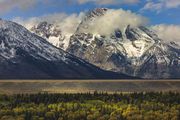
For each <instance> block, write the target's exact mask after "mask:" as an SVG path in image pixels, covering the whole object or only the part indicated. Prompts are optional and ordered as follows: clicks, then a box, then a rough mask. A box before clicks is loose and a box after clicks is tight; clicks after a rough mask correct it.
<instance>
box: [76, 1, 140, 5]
mask: <svg viewBox="0 0 180 120" xmlns="http://www.w3.org/2000/svg"><path fill="white" fill-rule="evenodd" d="M77 1H78V3H79V4H85V3H88V2H93V3H95V4H98V5H112V4H135V3H138V2H139V0H77Z"/></svg>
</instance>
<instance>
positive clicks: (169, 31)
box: [151, 24, 180, 45]
mask: <svg viewBox="0 0 180 120" xmlns="http://www.w3.org/2000/svg"><path fill="white" fill-rule="evenodd" d="M151 28H152V29H153V30H154V31H156V33H157V34H158V36H159V37H160V38H161V39H163V40H164V41H166V42H170V41H174V42H176V43H178V44H179V45H180V25H166V24H160V25H155V26H152V27H151Z"/></svg>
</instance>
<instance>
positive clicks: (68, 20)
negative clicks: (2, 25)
mask: <svg viewBox="0 0 180 120" xmlns="http://www.w3.org/2000/svg"><path fill="white" fill-rule="evenodd" d="M83 16H84V15H83V13H80V14H70V15H67V14H65V13H56V14H49V15H44V16H40V17H32V18H29V19H23V18H21V17H16V18H15V19H13V21H14V22H17V23H19V24H21V25H23V26H24V27H26V28H27V29H29V30H30V29H31V28H32V27H34V26H36V25H37V24H38V23H40V22H44V21H46V22H48V23H50V24H55V25H56V26H59V27H60V29H61V30H62V32H63V33H64V34H73V33H74V32H75V31H76V29H77V27H78V25H79V24H80V22H81V19H82V17H83Z"/></svg>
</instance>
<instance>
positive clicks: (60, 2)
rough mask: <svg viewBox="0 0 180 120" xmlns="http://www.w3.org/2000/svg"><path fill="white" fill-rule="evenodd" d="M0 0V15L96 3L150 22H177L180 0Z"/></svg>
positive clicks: (31, 14) (87, 7) (39, 12)
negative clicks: (128, 11)
mask: <svg viewBox="0 0 180 120" xmlns="http://www.w3.org/2000/svg"><path fill="white" fill-rule="evenodd" d="M107 1H108V0H0V11H1V12H0V17H1V18H3V19H8V20H11V19H14V18H15V17H21V18H24V19H28V18H31V17H38V16H43V15H47V14H53V13H66V14H72V13H80V12H82V11H88V10H91V9H94V8H98V7H106V8H113V9H119V8H122V9H124V10H131V11H132V12H135V13H137V14H141V15H142V16H145V17H147V18H148V19H149V21H150V25H155V24H174V25H179V24H180V13H179V11H180V0H110V2H107Z"/></svg>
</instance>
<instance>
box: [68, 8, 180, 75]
mask: <svg viewBox="0 0 180 120" xmlns="http://www.w3.org/2000/svg"><path fill="white" fill-rule="evenodd" d="M106 11H108V10H107V9H96V10H93V11H92V12H90V13H89V14H88V15H87V16H86V17H85V19H84V20H83V21H82V22H81V24H80V25H79V27H78V28H77V31H76V33H75V34H74V35H73V36H72V37H71V39H70V44H69V47H68V49H67V51H68V52H70V53H72V54H73V55H75V56H78V57H80V58H82V59H85V60H87V61H88V62H90V63H92V64H94V65H96V66H99V67H101V68H103V69H105V70H110V71H114V72H123V73H126V74H129V75H133V76H138V77H143V78H180V46H178V45H177V44H175V43H171V44H166V43H164V42H163V40H161V39H159V38H158V36H157V35H156V34H155V33H154V32H153V31H151V30H150V29H148V28H146V27H144V26H136V27H134V26H131V25H127V26H126V28H119V29H114V31H113V32H112V33H111V34H109V35H102V34H95V33H91V32H89V31H90V30H89V26H91V25H92V23H93V22H94V20H96V19H97V18H98V17H101V16H103V15H104V14H106ZM87 31H88V32H87Z"/></svg>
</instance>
